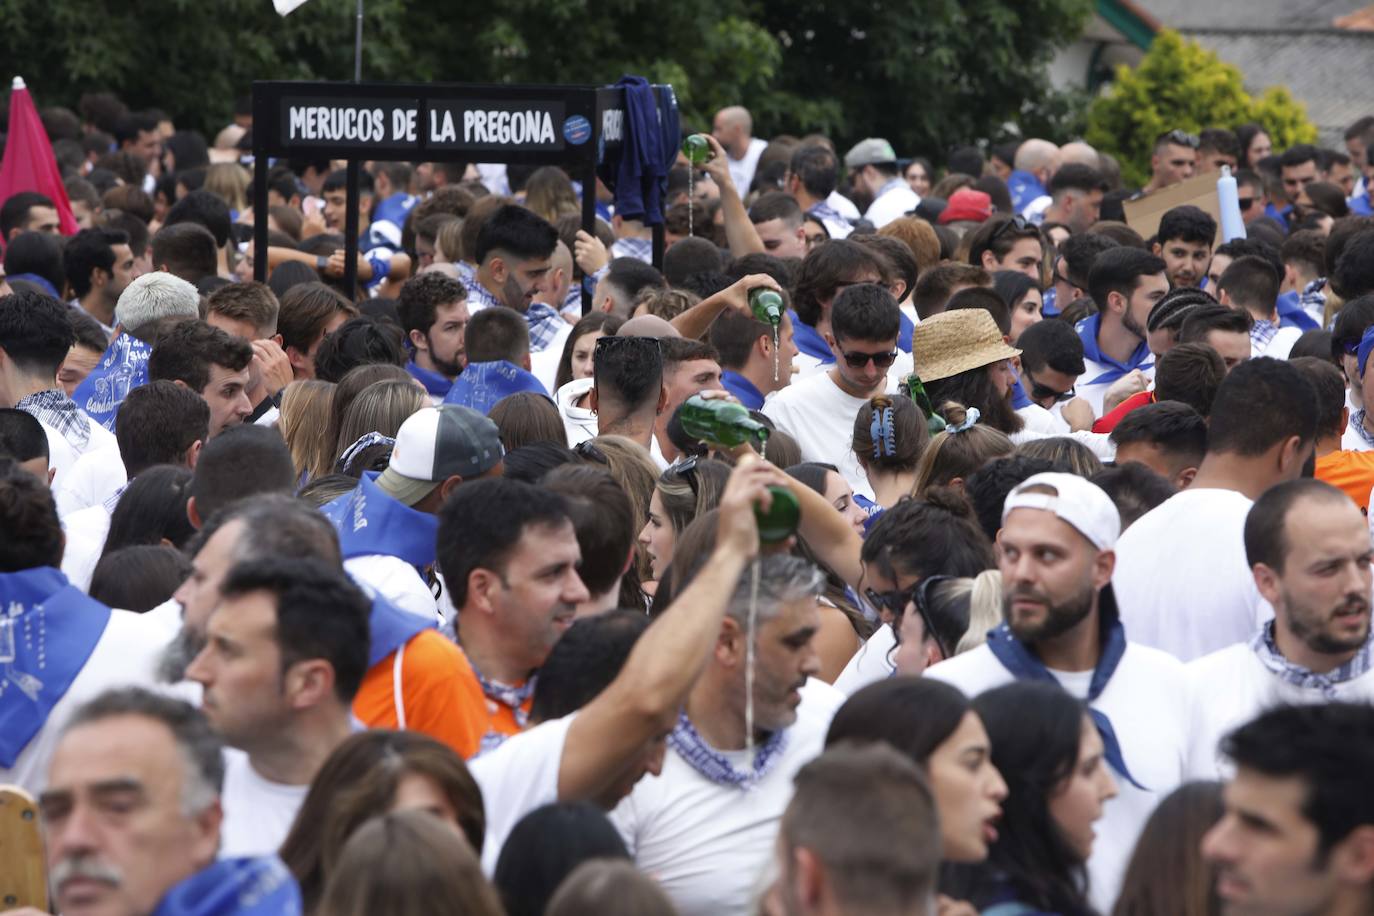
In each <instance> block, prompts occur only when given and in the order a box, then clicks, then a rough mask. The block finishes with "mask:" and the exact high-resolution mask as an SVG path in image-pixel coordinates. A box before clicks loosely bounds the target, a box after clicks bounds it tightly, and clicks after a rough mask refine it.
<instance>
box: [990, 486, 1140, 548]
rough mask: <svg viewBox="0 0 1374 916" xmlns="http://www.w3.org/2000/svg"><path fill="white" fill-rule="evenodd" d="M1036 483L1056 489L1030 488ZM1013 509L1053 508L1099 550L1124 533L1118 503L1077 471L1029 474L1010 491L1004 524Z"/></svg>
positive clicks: (1113, 542)
mask: <svg viewBox="0 0 1374 916" xmlns="http://www.w3.org/2000/svg"><path fill="white" fill-rule="evenodd" d="M1033 487H1048V488H1050V489H1052V490H1053V491H1054V492H1053V493H1034V492H1027V491H1028V490H1030V489H1031V488H1033ZM1013 509H1040V510H1042V511H1044V512H1053V513H1054V514H1055V515H1056V516H1058V517H1059V518H1061V519H1063V520H1064V521H1065V522H1068V523H1069V524H1070V525H1072V526H1073V527H1074V528H1075V529H1077V531H1078V533H1079V534H1081V535H1083V536H1084V537H1085V538H1087V539H1088V540H1089V541H1091V542H1092V543H1093V545H1094V546H1096V547H1097V549H1098V550H1111V549H1113V548H1114V547H1116V539H1117V538H1118V537H1120V536H1121V513H1120V512H1118V511H1117V510H1116V503H1114V502H1112V498H1111V497H1110V496H1108V495H1107V494H1106V493H1105V492H1103V490H1102V488H1101V487H1099V486H1098V485H1097V484H1095V483H1092V482H1091V481H1089V480H1086V479H1084V478H1082V477H1079V476H1078V475H1077V474H1065V473H1061V472H1057V471H1047V472H1045V473H1043V474H1036V475H1035V476H1033V477H1029V478H1027V479H1026V480H1025V481H1023V482H1022V483H1021V484H1020V485H1019V486H1017V487H1016V489H1014V490H1012V491H1011V492H1010V493H1008V494H1007V501H1006V503H1005V504H1003V506H1002V522H1003V524H1005V523H1006V521H1007V516H1008V515H1011V510H1013Z"/></svg>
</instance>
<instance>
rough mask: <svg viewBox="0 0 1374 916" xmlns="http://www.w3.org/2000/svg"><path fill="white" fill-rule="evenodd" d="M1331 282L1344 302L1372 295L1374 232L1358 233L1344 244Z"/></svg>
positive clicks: (1373, 280) (1373, 290) (1373, 286)
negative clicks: (1343, 298)
mask: <svg viewBox="0 0 1374 916" xmlns="http://www.w3.org/2000/svg"><path fill="white" fill-rule="evenodd" d="M1331 280H1332V285H1333V286H1334V287H1336V289H1337V291H1338V292H1339V293H1341V295H1343V296H1344V297H1345V299H1346V301H1349V300H1351V299H1356V298H1358V297H1360V296H1366V295H1369V294H1370V293H1374V230H1367V231H1364V232H1360V233H1358V234H1356V235H1355V237H1354V238H1352V239H1351V240H1350V241H1349V242H1347V243H1346V246H1345V250H1344V251H1342V252H1341V256H1340V258H1339V259H1338V260H1337V261H1336V270H1335V273H1334V274H1332V277H1331Z"/></svg>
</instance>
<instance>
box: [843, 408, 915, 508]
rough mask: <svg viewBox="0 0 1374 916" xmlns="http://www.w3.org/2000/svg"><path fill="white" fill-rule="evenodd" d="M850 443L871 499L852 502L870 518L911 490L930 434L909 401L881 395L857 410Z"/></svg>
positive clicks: (893, 504)
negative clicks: (859, 506) (866, 482)
mask: <svg viewBox="0 0 1374 916" xmlns="http://www.w3.org/2000/svg"><path fill="white" fill-rule="evenodd" d="M853 444H854V455H855V457H857V458H858V459H859V465H860V466H861V467H862V468H863V469H864V471H865V472H866V473H867V474H868V484H869V486H870V487H872V488H873V497H874V498H873V499H871V500H870V499H867V498H866V497H863V496H859V497H856V501H857V502H858V503H859V505H861V506H863V508H864V509H865V510H866V511H867V512H868V515H869V517H870V518H873V517H875V516H877V515H878V514H880V513H881V512H882V511H883V510H884V509H890V508H892V507H893V506H895V505H896V504H897V501H898V500H900V499H901V498H902V497H903V496H906V495H908V494H909V493H911V491H912V489H913V488H914V487H915V485H916V467H917V465H918V464H919V463H920V460H921V454H922V453H923V452H924V451H925V450H926V446H927V445H929V444H930V432H929V431H928V430H927V427H926V418H925V416H924V415H923V414H922V413H921V409H920V408H919V407H917V406H916V404H915V403H914V402H913V401H911V400H910V399H909V398H894V397H889V396H888V395H885V394H881V395H878V396H877V397H875V398H872V399H871V400H869V402H868V403H867V404H865V405H864V406H862V407H860V408H859V413H858V416H856V417H855V418H854V440H853Z"/></svg>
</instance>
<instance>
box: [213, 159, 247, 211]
mask: <svg viewBox="0 0 1374 916" xmlns="http://www.w3.org/2000/svg"><path fill="white" fill-rule="evenodd" d="M248 184H249V182H248V171H247V169H245V168H244V167H243V166H241V165H238V164H237V163H234V162H217V163H215V164H214V165H212V166H210V168H209V169H207V170H206V172H205V190H207V191H209V192H210V193H211V194H214V195H215V196H216V197H218V198H219V199H220V200H223V201H224V202H225V203H226V204H228V205H229V209H230V210H232V211H233V212H234V213H242V212H243V211H244V210H246V209H248Z"/></svg>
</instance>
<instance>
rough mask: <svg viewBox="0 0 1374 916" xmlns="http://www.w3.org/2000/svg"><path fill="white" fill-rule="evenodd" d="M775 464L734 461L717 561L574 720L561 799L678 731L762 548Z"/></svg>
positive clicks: (581, 793)
mask: <svg viewBox="0 0 1374 916" xmlns="http://www.w3.org/2000/svg"><path fill="white" fill-rule="evenodd" d="M768 468H769V465H767V464H765V463H764V462H762V461H761V460H759V459H757V458H755V457H752V456H745V458H744V459H743V460H742V461H741V462H740V463H739V465H737V466H736V467H735V470H734V471H733V472H732V473H731V475H730V480H729V482H728V483H727V484H726V487H725V492H724V494H722V496H721V501H720V521H719V524H718V527H717V529H716V531H717V534H716V549H715V551H714V552H713V553H712V554H711V559H710V561H709V562H708V563H707V564H706V565H705V566H704V567H703V568H702V571H701V572H700V573H699V574H698V575H697V577H696V578H695V579H693V580H692V582H691V583H690V584H689V585H688V586H687V588H686V589H684V590H683V591H682V592H680V593H679V594H678V596H677V599H676V600H675V601H673V603H672V604H671V605H670V606H669V607H668V609H667V610H666V611H664V612H663V615H662V616H661V617H660V618H659V619H658V620H656V621H654V623H653V625H652V626H651V627H649V629H648V630H646V631H645V632H644V635H643V636H641V637H640V638H639V642H637V643H636V644H635V647H634V649H633V651H631V652H630V657H629V658H628V659H626V661H625V667H624V668H623V669H621V672H620V674H619V675H618V676H617V677H616V679H615V680H614V681H612V682H611V685H610V686H609V687H607V688H606V689H605V690H604V691H602V692H601V693H600V694H599V695H598V696H597V697H596V699H594V700H592V701H591V703H589V704H587V706H586V707H584V708H583V709H582V711H581V712H579V713H578V714H577V718H575V719H574V720H573V722H572V725H571V726H569V729H568V737H567V740H566V742H565V743H564V745H563V757H562V760H561V762H560V765H559V771H558V797H559V800H561V801H574V800H578V799H584V798H589V797H592V796H594V795H596V794H598V793H599V792H601V791H603V790H604V789H605V788H606V787H607V786H609V785H610V784H611V783H612V781H614V779H615V778H616V777H617V776H618V775H619V774H620V773H621V771H622V770H623V769H624V767H625V765H626V764H627V762H628V761H630V760H632V759H633V758H634V757H635V756H636V755H637V754H641V753H643V751H644V749H645V747H646V746H647V745H648V743H649V742H650V741H652V740H654V739H656V738H658V737H659V736H661V735H663V734H664V733H665V732H668V731H670V730H671V729H672V727H673V725H674V723H675V722H676V721H677V714H678V710H679V708H680V707H681V706H682V704H683V702H684V701H685V700H686V697H687V693H688V691H690V690H691V688H692V684H693V683H694V682H695V681H696V679H697V676H698V675H699V674H700V673H701V671H702V669H703V668H704V667H705V665H706V659H707V657H708V656H709V654H710V652H711V648H712V647H713V646H714V645H715V642H716V638H717V636H718V635H719V633H720V625H721V621H722V620H723V619H724V617H725V611H726V608H727V607H728V606H729V602H730V596H731V595H732V594H734V591H735V586H736V585H737V584H738V582H739V577H740V574H741V572H743V570H744V568H745V566H746V565H747V564H748V563H749V561H750V560H751V559H752V558H753V557H754V555H755V554H756V553H758V548H759V543H758V542H759V535H758V525H757V523H756V522H755V520H754V504H755V503H756V502H759V503H764V504H766V503H767V501H768V499H769V494H768V490H767V489H766V484H765V481H766V480H767V479H768V476H769V475H768Z"/></svg>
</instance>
